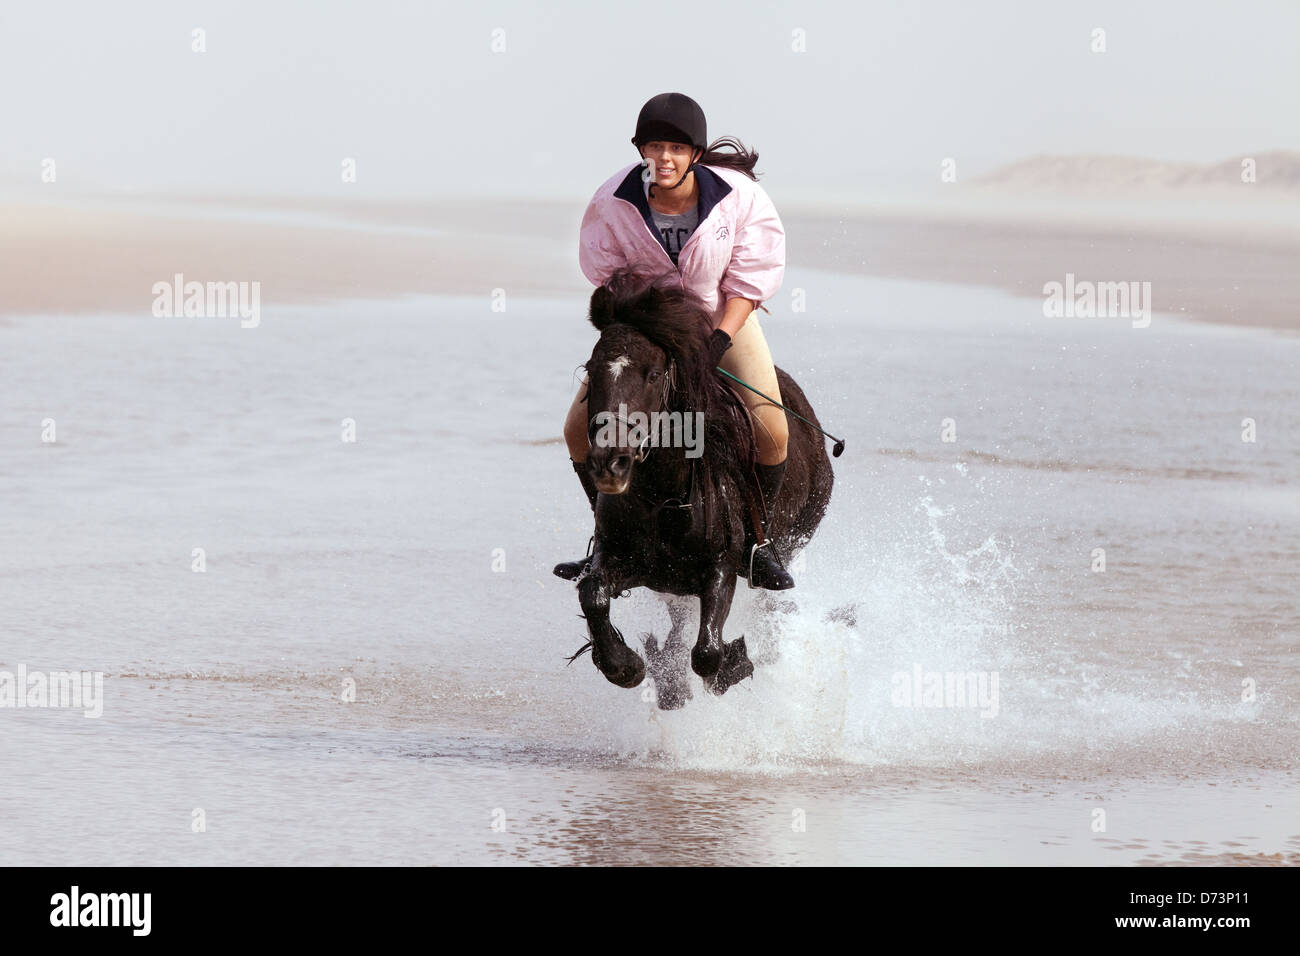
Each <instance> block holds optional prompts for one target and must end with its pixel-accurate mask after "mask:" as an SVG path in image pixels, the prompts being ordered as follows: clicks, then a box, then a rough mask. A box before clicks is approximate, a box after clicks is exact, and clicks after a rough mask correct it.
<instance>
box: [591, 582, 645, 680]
mask: <svg viewBox="0 0 1300 956" xmlns="http://www.w3.org/2000/svg"><path fill="white" fill-rule="evenodd" d="M610 590H611V588H610V582H609V580H608V579H607V577H606V575H605V574H604V573H603V572H601V571H599V570H596V571H593V572H592V573H590V574H588V575H587V576H586V577H585V578H583V579H582V583H580V584H579V585H578V603H579V604H581V605H582V613H583V615H585V616H586V618H587V630H588V631H589V632H590V633H591V659H592V661H593V662H594V663H595V665H596V666H597V667H598V668H599V669H600V672H601V673H602V674H604V675H605V677H606V678H608V679H609V682H610V683H611V684H617V685H618V686H619V687H636V686H637V685H638V684H640V683H641V681H643V680H644V679H645V662H644V661H642V660H641V655H640V654H638V653H637V652H636V651H634V650H632V648H630V647H628V646H627V645H626V644H624V643H623V635H622V634H620V633H619V632H618V628H616V627H615V626H614V625H613V623H612V622H611V621H610V619H609V595H610Z"/></svg>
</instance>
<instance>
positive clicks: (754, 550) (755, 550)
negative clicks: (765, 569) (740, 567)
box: [745, 538, 794, 591]
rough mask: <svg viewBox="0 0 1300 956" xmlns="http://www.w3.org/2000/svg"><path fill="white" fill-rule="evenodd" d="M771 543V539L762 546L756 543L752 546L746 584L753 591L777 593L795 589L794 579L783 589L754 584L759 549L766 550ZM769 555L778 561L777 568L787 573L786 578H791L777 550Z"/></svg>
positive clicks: (773, 550)
mask: <svg viewBox="0 0 1300 956" xmlns="http://www.w3.org/2000/svg"><path fill="white" fill-rule="evenodd" d="M771 543H772V540H771V539H770V538H769V539H768V540H766V541H764V542H763V543H762V544H757V543H756V544H753V545H751V546H750V549H749V574H747V575H746V576H745V583H746V584H748V585H749V587H750V590H752V591H771V590H777V591H788V590H789V589H790V588H792V587H794V579H793V578H791V583H790V584H788V585H786V586H785V587H783V588H760V587H759V586H758V585H757V584H755V583H754V557H755V556H756V555H757V554H758V549H759V548H766V547H767V546H768V545H770V544H771ZM768 554H769V555H771V556H772V558H773V559H774V560H775V561H776V564H777V566H778V567H780V568H781V570H782V571H783V572H784V573H785V575H786V577H789V576H790V572H789V571H786V569H785V565H784V564H783V563H782V561H781V559H780V558H779V557H778V556H777V554H776V549H775V548H774V549H772V550H771V551H769V552H768Z"/></svg>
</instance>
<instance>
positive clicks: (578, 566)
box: [551, 459, 597, 581]
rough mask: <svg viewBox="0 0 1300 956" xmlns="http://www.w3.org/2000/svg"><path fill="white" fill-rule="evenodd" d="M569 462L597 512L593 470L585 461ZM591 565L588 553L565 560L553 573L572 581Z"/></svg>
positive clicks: (593, 509)
mask: <svg viewBox="0 0 1300 956" xmlns="http://www.w3.org/2000/svg"><path fill="white" fill-rule="evenodd" d="M569 463H570V464H572V465H573V470H574V471H575V472H577V473H578V480H579V481H581V482H582V490H583V491H585V492H586V493H587V500H588V501H589V502H591V513H592V514H595V513H596V494H597V491H596V481H595V479H594V478H592V477H591V472H589V471H588V470H587V463H586V462H585V461H573V459H569ZM590 565H591V555H590V554H588V555H587V556H586V557H585V558H583V559H582V560H581V561H564V562H562V563H561V564H557V565H556V566H555V570H553V571H552V572H551V573H552V574H554V575H555V576H556V577H557V578H564V580H566V581H572V580H573V579H574V578H576V577H577V576H578V575H580V574H582V572H583V571H586V570H587V568H588V567H590Z"/></svg>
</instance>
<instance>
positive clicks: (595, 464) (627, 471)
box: [587, 448, 632, 495]
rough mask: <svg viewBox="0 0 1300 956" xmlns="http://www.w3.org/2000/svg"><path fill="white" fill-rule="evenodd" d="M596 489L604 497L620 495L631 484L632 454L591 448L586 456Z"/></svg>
mask: <svg viewBox="0 0 1300 956" xmlns="http://www.w3.org/2000/svg"><path fill="white" fill-rule="evenodd" d="M587 465H588V467H589V468H591V477H592V479H593V480H594V481H595V483H596V489H597V490H598V491H600V492H601V493H602V494H606V495H621V494H623V492H625V491H627V486H628V485H629V484H631V483H632V453H631V452H630V451H627V450H625V449H621V448H593V449H592V450H591V453H590V454H589V455H588V456H587Z"/></svg>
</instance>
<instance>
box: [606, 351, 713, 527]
mask: <svg viewBox="0 0 1300 956" xmlns="http://www.w3.org/2000/svg"><path fill="white" fill-rule="evenodd" d="M663 382H664V384H663V389H662V394H661V396H660V402H659V404H660V405H661V406H662V408H663V409H667V408H668V407H669V405H670V403H671V399H672V395H673V392H674V390H675V389H676V387H677V362H676V361H675V360H674V359H671V358H670V359H669V360H668V367H667V368H665V369H664V379H663ZM590 394H591V384H590V383H588V384H587V394H586V395H583V397H582V400H583V401H584V402H585V401H586V400H587V396H588V395H590ZM614 418H615V420H616V421H620V422H622V423H623V424H624V425H627V426H628V427H629V428H630V427H632V426H631V425H630V424H629V423H628V421H627V419H625V418H624V417H623V416H622V415H615V416H614ZM594 419H595V416H594V415H592V416H589V417H588V418H587V434H588V435H590V434H591V423H592V421H593V420H594ZM653 438H654V430H653V429H650V428H647V429H646V434H645V437H644V438H642V439H641V444H640V445H638V446H637V450H636V452H635V453H634V455H633V457H634V458H635V460H636V462H637V464H640V463H641V462H643V461H645V460H646V459H647V458H649V457H650V452H651V451H652V447H651V441H652V440H653ZM689 461H690V473H689V475H688V476H687V479H686V492H685V494H684V495H681V496H673V497H670V498H665V499H664V500H663V501H661V502H658V503H657V504H655V505H654V507H653V508H652V509H651V513H652V514H657V513H658V512H659V511H660V510H662V509H664V508H689V507H691V495H692V493H693V492H694V491H695V462H696V459H694V458H691V459H689ZM674 502H675V503H674Z"/></svg>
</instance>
